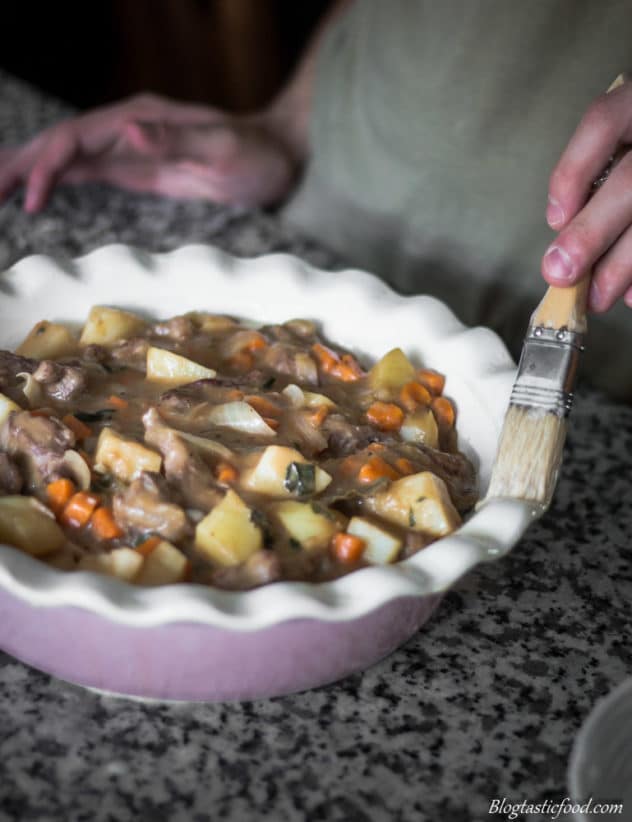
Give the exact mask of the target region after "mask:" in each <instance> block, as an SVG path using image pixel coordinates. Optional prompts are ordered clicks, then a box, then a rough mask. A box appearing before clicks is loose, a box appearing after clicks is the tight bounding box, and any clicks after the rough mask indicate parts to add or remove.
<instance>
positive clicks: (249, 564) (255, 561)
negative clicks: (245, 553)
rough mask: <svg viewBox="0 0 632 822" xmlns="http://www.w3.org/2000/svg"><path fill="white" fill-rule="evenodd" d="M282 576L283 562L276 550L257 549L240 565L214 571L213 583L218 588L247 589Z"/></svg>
mask: <svg viewBox="0 0 632 822" xmlns="http://www.w3.org/2000/svg"><path fill="white" fill-rule="evenodd" d="M280 578H281V562H280V560H279V557H278V556H277V555H276V554H275V553H274V551H267V550H265V549H263V550H261V551H256V552H255V553H254V554H252V556H250V557H248V559H247V560H246V561H245V562H242V563H241V564H240V565H233V566H231V567H229V568H218V569H217V570H216V571H213V575H212V580H213V584H214V585H217V586H218V588H228V589H231V590H233V591H245V590H247V589H249V588H256V587H257V586H258V585H265V584H266V583H267V582H274V581H275V580H277V579H280Z"/></svg>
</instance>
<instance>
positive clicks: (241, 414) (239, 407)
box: [207, 400, 276, 437]
mask: <svg viewBox="0 0 632 822" xmlns="http://www.w3.org/2000/svg"><path fill="white" fill-rule="evenodd" d="M207 419H208V421H209V422H210V423H211V424H212V425H222V426H225V427H226V428H232V430H233V431H240V432H241V433H242V434H257V435H259V436H263V437H274V436H276V431H275V430H274V429H273V428H270V426H269V425H268V424H267V423H266V421H265V420H264V419H263V417H262V416H261V414H258V413H257V412H256V411H255V409H254V408H253V407H252V405H249V404H248V403H247V402H243V401H241V400H237V401H236V402H225V403H223V404H222V405H216V406H215V407H214V408H213V409H212V410H211V412H210V414H209V415H208V417H207Z"/></svg>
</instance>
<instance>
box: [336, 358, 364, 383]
mask: <svg viewBox="0 0 632 822" xmlns="http://www.w3.org/2000/svg"><path fill="white" fill-rule="evenodd" d="M329 373H330V374H331V376H332V377H335V378H336V379H337V380H342V382H355V381H356V380H359V379H360V376H358V374H357V373H356V372H355V370H354V369H353V368H352V367H351V366H350V365H347V363H344V362H337V363H336V364H335V365H334V367H333V368H332V369H331V371H330V372H329Z"/></svg>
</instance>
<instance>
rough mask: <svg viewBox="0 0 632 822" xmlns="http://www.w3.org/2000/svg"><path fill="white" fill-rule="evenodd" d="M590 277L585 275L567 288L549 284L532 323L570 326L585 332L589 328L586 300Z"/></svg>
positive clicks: (579, 331)
mask: <svg viewBox="0 0 632 822" xmlns="http://www.w3.org/2000/svg"><path fill="white" fill-rule="evenodd" d="M589 285H590V277H584V279H583V280H580V281H579V282H578V283H576V284H575V285H570V286H568V287H567V288H556V287H555V286H552V285H551V286H549V288H548V289H547V292H546V294H545V295H544V298H543V299H542V302H541V303H540V305H539V306H538V307H537V308H536V310H535V311H534V312H533V316H532V317H531V325H543V326H544V327H545V328H563V327H566V328H568V330H569V331H576V332H577V333H579V334H584V333H585V332H586V328H587V322H586V302H587V300H588V286H589Z"/></svg>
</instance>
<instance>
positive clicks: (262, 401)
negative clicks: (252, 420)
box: [245, 394, 281, 417]
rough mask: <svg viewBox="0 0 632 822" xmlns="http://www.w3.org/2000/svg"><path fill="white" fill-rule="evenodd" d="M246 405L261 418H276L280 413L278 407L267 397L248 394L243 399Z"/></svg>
mask: <svg viewBox="0 0 632 822" xmlns="http://www.w3.org/2000/svg"><path fill="white" fill-rule="evenodd" d="M245 400H246V402H247V403H248V405H251V406H252V407H253V408H254V409H255V411H256V412H257V413H258V414H261V416H262V417H277V416H278V415H279V414H280V413H281V409H280V408H279V406H278V405H277V404H276V403H275V402H272V400H269V399H268V398H267V397H260V396H259V395H258V394H249V395H248V396H246V397H245Z"/></svg>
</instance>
